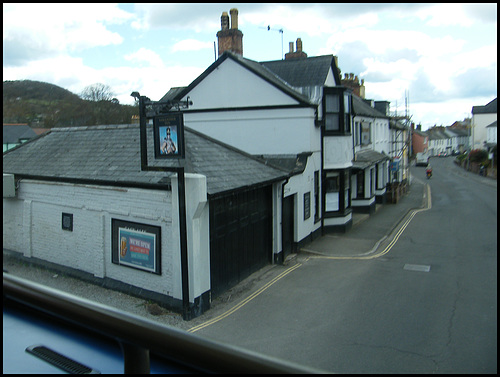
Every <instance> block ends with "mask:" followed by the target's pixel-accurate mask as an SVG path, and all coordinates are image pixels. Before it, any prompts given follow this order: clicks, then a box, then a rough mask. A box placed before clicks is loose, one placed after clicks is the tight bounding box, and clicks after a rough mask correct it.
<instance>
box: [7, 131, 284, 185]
mask: <svg viewBox="0 0 500 377" xmlns="http://www.w3.org/2000/svg"><path fill="white" fill-rule="evenodd" d="M184 138H185V144H186V145H185V152H186V159H185V171H186V173H198V174H202V175H205V176H206V177H207V190H208V194H209V195H215V194H220V193H223V192H227V191H232V190H237V189H240V188H244V187H251V186H256V185H263V184H268V183H270V182H273V181H277V180H280V179H284V178H286V176H287V173H285V172H283V171H281V170H278V169H276V168H274V167H271V166H266V165H265V164H264V163H263V162H261V161H259V160H258V159H256V158H254V157H252V156H250V155H248V154H246V153H244V152H242V151H239V150H237V149H235V148H233V147H230V146H228V145H225V144H223V143H221V142H219V141H216V140H213V139H210V138H208V137H207V136H204V135H202V134H200V133H198V132H195V131H193V130H190V129H188V128H186V129H185V135H184ZM153 153H154V150H153V137H152V127H148V156H149V162H148V165H150V166H153V165H155V166H179V165H178V164H179V162H178V160H161V161H158V160H154V157H153ZM3 172H4V173H13V174H18V175H27V176H33V177H48V178H52V177H54V178H60V179H64V180H77V181H79V180H82V181H86V182H89V183H90V182H95V183H96V184H105V183H112V184H115V185H124V186H125V185H127V186H138V187H142V186H144V185H146V186H153V187H154V186H158V185H162V184H165V183H168V182H169V181H170V179H169V177H170V176H172V174H174V173H170V172H167V173H164V172H153V171H141V156H140V132H139V125H137V124H135V125H110V126H92V127H73V128H58V129H52V130H51V132H49V133H47V134H45V135H42V136H41V137H39V138H37V139H35V140H33V141H30V142H27V143H25V144H22V145H21V146H19V147H17V148H14V149H12V150H10V151H8V152H5V153H4V155H3Z"/></svg>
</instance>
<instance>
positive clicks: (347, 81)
mask: <svg viewBox="0 0 500 377" xmlns="http://www.w3.org/2000/svg"><path fill="white" fill-rule="evenodd" d="M340 81H341V85H343V86H345V87H347V88H349V89H351V90H352V91H353V93H354V94H356V95H357V96H358V97H360V98H363V99H364V98H365V80H363V79H362V80H361V83H360V82H359V78H358V76H355V75H354V73H344V78H343V79H342V78H341V80H340Z"/></svg>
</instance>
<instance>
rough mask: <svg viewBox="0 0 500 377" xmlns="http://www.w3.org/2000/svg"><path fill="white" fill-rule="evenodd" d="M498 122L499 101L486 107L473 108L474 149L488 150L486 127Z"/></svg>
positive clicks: (495, 100)
mask: <svg viewBox="0 0 500 377" xmlns="http://www.w3.org/2000/svg"><path fill="white" fill-rule="evenodd" d="M496 120H497V99H496V98H495V99H494V100H492V101H491V102H489V103H487V104H486V105H484V106H473V107H472V135H471V136H472V137H471V138H472V141H471V144H472V149H487V147H486V142H487V130H486V127H488V126H489V125H491V124H492V123H493V122H495V121H496Z"/></svg>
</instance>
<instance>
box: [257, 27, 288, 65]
mask: <svg viewBox="0 0 500 377" xmlns="http://www.w3.org/2000/svg"><path fill="white" fill-rule="evenodd" d="M260 29H267V31H271V30H273V31H277V32H279V33H280V34H281V60H283V28H281V29H273V28H271V25H267V27H262V26H261V27H260Z"/></svg>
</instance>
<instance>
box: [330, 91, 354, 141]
mask: <svg viewBox="0 0 500 377" xmlns="http://www.w3.org/2000/svg"><path fill="white" fill-rule="evenodd" d="M323 120H324V127H325V131H326V132H327V133H333V134H349V133H351V93H350V92H346V89H345V88H342V87H335V88H329V87H325V88H324V90H323Z"/></svg>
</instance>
